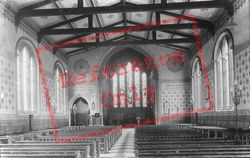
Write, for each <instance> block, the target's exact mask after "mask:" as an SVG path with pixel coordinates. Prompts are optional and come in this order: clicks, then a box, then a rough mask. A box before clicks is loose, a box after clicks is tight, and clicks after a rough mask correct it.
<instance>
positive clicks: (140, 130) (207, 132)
mask: <svg viewBox="0 0 250 158" xmlns="http://www.w3.org/2000/svg"><path fill="white" fill-rule="evenodd" d="M57 132H58V133H59V135H60V137H59V139H55V138H54V136H53V130H43V131H36V132H29V133H25V134H20V135H12V136H6V137H1V138H0V140H1V144H0V154H1V157H3V158H23V157H30V158H41V157H43V158H53V157H63V158H135V157H137V158H154V157H155V158H163V157H171V158H177V157H178V158H179V157H180V158H184V157H185V158H186V157H190V158H194V157H197V158H198V157H206V158H211V157H223V158H229V157H230V158H231V157H250V134H249V133H248V132H243V131H237V133H235V131H232V130H230V129H226V128H220V127H213V126H198V125H192V124H172V125H161V126H155V125H147V126H138V127H136V128H135V129H134V128H127V129H122V127H121V126H113V127H112V126H109V127H108V126H106V127H83V126H75V127H64V128H60V129H57ZM78 135H81V136H82V137H78Z"/></svg>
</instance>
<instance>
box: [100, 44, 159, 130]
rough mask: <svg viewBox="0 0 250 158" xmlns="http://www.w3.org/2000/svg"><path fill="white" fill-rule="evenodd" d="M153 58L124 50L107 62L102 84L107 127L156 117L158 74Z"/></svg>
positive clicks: (138, 52) (129, 49) (118, 51)
mask: <svg viewBox="0 0 250 158" xmlns="http://www.w3.org/2000/svg"><path fill="white" fill-rule="evenodd" d="M152 58H153V57H152V56H149V55H147V54H145V52H143V53H142V52H140V51H138V50H136V49H132V48H130V47H124V48H122V49H118V50H117V51H114V52H113V54H112V55H110V56H109V57H108V58H107V59H106V60H105V61H104V62H103V64H102V67H101V69H102V70H103V69H104V71H102V74H101V75H100V77H102V79H100V82H99V84H100V95H101V106H102V109H103V117H104V119H103V121H104V125H123V124H128V123H135V122H137V121H138V120H139V121H144V120H150V119H153V118H154V117H155V115H156V113H157V111H156V110H155V106H154V105H155V104H156V102H157V97H156V95H157V93H158V92H157V88H156V87H157V86H158V82H157V79H158V71H157V69H156V68H154V67H153V62H152V60H151V61H150V62H149V61H147V59H152ZM155 62H156V61H155Z"/></svg>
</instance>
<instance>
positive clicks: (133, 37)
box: [128, 35, 194, 51]
mask: <svg viewBox="0 0 250 158" xmlns="http://www.w3.org/2000/svg"><path fill="white" fill-rule="evenodd" d="M128 37H129V38H130V39H136V40H146V39H145V38H142V37H137V36H134V35H129V36H128ZM190 38H192V37H190ZM193 38H194V37H193ZM158 45H159V46H163V47H165V48H170V47H174V48H175V49H178V50H184V51H187V50H189V48H187V47H183V46H178V45H174V44H168V45H166V44H158Z"/></svg>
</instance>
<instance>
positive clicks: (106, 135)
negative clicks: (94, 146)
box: [36, 126, 122, 153]
mask: <svg viewBox="0 0 250 158" xmlns="http://www.w3.org/2000/svg"><path fill="white" fill-rule="evenodd" d="M109 129H110V130H109ZM105 130H106V131H105ZM99 132H100V133H103V134H100V133H99ZM95 134H96V136H95ZM121 134H122V128H121V126H118V127H111V128H110V127H105V128H104V127H103V128H102V129H100V127H89V128H84V129H78V128H77V130H73V131H71V130H64V132H61V133H60V136H59V138H60V139H59V141H63V140H64V139H67V138H71V137H73V136H78V135H83V136H86V138H85V139H81V138H79V139H72V141H74V142H82V141H95V142H99V146H100V152H101V153H107V152H108V150H109V149H110V148H111V147H112V145H113V144H114V143H115V142H116V141H117V140H118V138H119V137H120V136H121ZM36 141H42V142H53V141H56V139H54V137H53V135H48V136H38V137H37V138H36Z"/></svg>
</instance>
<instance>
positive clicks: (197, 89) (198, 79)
mask: <svg viewBox="0 0 250 158" xmlns="http://www.w3.org/2000/svg"><path fill="white" fill-rule="evenodd" d="M192 98H193V105H194V107H193V109H199V108H201V106H202V72H201V63H200V59H199V58H198V57H197V58H196V59H195V61H194V63H193V69H192Z"/></svg>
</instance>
